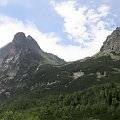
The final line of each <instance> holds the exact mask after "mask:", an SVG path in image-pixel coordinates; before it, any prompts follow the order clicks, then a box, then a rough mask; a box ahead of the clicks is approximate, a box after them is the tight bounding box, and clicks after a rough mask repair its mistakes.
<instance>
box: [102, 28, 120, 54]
mask: <svg viewBox="0 0 120 120" xmlns="http://www.w3.org/2000/svg"><path fill="white" fill-rule="evenodd" d="M106 50H109V51H115V52H120V27H117V28H116V29H115V30H114V31H113V32H112V34H111V35H109V36H108V37H107V39H106V41H105V42H104V43H103V46H102V48H101V49H100V51H101V52H103V51H106Z"/></svg>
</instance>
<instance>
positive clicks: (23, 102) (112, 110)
mask: <svg viewBox="0 0 120 120" xmlns="http://www.w3.org/2000/svg"><path fill="white" fill-rule="evenodd" d="M1 112H2V113H1V115H0V120H119V119H120V114H119V113H120V84H115V83H107V84H105V85H100V86H96V87H91V88H88V89H86V90H81V91H78V92H74V93H71V94H64V95H63V94H60V95H46V96H45V95H44V97H42V98H41V95H40V93H39V92H38V91H36V90H34V91H32V94H29V93H27V92H26V93H25V94H24V95H23V94H21V95H19V96H16V98H15V96H14V100H13V99H11V100H10V101H9V102H8V103H7V104H6V105H5V106H4V109H2V111H1Z"/></svg>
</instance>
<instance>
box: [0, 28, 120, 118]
mask: <svg viewBox="0 0 120 120" xmlns="http://www.w3.org/2000/svg"><path fill="white" fill-rule="evenodd" d="M119 43H120V28H117V29H116V30H115V31H113V33H112V34H111V35H110V36H109V37H107V39H106V41H105V42H104V44H103V46H102V48H101V50H100V52H99V53H97V54H96V55H94V56H92V57H89V58H86V59H83V60H78V61H75V62H71V63H65V64H58V65H56V64H40V63H39V64H38V62H37V61H42V60H43V63H44V59H46V56H47V55H48V56H49V57H48V56H47V57H48V58H47V60H48V59H50V58H51V59H54V60H56V56H54V55H51V54H47V53H45V54H44V52H43V51H41V50H40V51H39V52H38V53H42V54H40V55H41V57H40V56H39V55H38V54H37V55H38V56H37V55H35V54H33V53H34V52H35V51H36V50H37V51H38V49H35V50H34V48H37V47H33V48H32V50H31V51H30V53H29V52H24V54H22V57H21V58H20V59H19V60H21V62H20V63H21V67H20V69H19V72H18V73H17V74H16V75H15V77H14V78H13V79H12V81H10V80H9V84H10V85H9V86H12V85H11V83H12V82H13V81H15V82H16V84H15V86H17V87H16V89H14V90H11V95H10V94H9V90H7V92H5V94H4V97H8V98H9V99H8V100H7V102H6V103H5V104H4V105H2V108H1V114H0V115H1V116H0V119H1V120H3V119H6V120H9V119H12V120H16V119H17V120H119V119H120V114H119V113H120V49H119V48H120V44H119ZM31 45H33V44H31ZM17 48H19V46H18V47H17ZM25 48H26V47H25ZM25 50H26V49H25ZM25 50H23V51H25ZM18 53H19V51H18ZM28 53H29V54H30V55H29V54H28ZM35 53H37V52H35ZM32 55H35V56H34V58H35V57H36V58H35V61H34V60H33V59H32V58H33V56H32ZM9 59H10V58H9ZM14 59H15V58H14ZM14 59H13V60H12V61H15V60H14ZM26 59H27V60H26ZM60 60H61V59H60ZM4 61H5V62H4ZM4 61H3V68H4V69H5V68H6V64H7V63H6V61H9V60H8V58H7V60H6V59H4ZM24 61H28V63H27V62H24ZM57 61H59V59H57ZM22 63H23V64H22ZM24 63H25V64H24ZM45 63H46V62H45ZM47 63H48V62H47ZM50 63H51V62H50ZM16 64H17V62H16V61H15V62H14V64H13V62H12V63H11V62H10V64H9V65H8V68H9V69H10V71H11V68H12V67H11V66H12V65H15V66H18V65H16ZM29 66H30V67H29ZM15 68H16V69H17V67H15ZM36 68H37V69H36ZM13 70H14V69H13ZM4 73H5V72H4ZM1 74H2V73H1ZM26 74H28V75H27V76H26ZM2 80H3V81H4V80H5V79H4V78H3V79H2ZM21 81H23V82H21ZM7 84H8V82H7ZM12 84H13V83H12ZM2 85H4V86H7V85H6V82H5V83H4V84H2ZM12 88H13V87H12ZM4 97H3V96H2V97H0V98H1V100H2V101H4V99H3V98H4Z"/></svg>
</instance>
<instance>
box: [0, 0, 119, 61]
mask: <svg viewBox="0 0 120 120" xmlns="http://www.w3.org/2000/svg"><path fill="white" fill-rule="evenodd" d="M119 5H120V1H119V0H101V1H99V0H24V1H21V0H0V47H2V46H4V45H5V44H7V43H8V42H10V41H12V39H13V36H14V34H15V33H17V32H21V31H23V32H25V34H26V35H29V34H30V35H31V36H33V38H35V39H36V41H37V42H38V44H39V45H40V47H41V48H42V49H43V50H44V51H46V52H51V53H53V54H56V55H58V56H59V57H61V58H63V59H65V60H66V61H74V60H78V59H82V58H84V57H87V56H92V55H94V54H95V53H97V52H98V51H99V49H100V47H101V46H102V44H103V42H104V41H105V39H106V37H107V35H109V34H110V33H111V32H112V31H113V30H114V29H115V28H116V27H117V26H120V19H119V16H120V12H119V9H120V8H119Z"/></svg>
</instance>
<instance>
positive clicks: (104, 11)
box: [51, 0, 114, 60]
mask: <svg viewBox="0 0 120 120" xmlns="http://www.w3.org/2000/svg"><path fill="white" fill-rule="evenodd" d="M51 4H52V5H53V7H54V9H55V10H56V12H57V13H58V14H59V15H60V16H61V17H62V18H63V20H64V32H65V33H66V34H67V35H68V37H69V39H72V40H73V41H77V42H79V43H80V44H81V45H83V46H85V48H81V46H77V47H76V46H73V45H71V46H67V47H68V48H69V51H70V53H72V52H73V54H74V55H71V57H73V56H74V57H73V58H71V60H76V59H77V58H78V59H79V58H83V57H85V56H91V55H93V54H95V53H97V52H98V51H99V49H100V47H101V46H102V44H103V41H105V39H106V37H107V35H109V34H110V33H111V32H112V31H111V30H109V29H108V27H111V26H112V25H113V24H114V22H113V19H111V18H109V14H110V8H109V6H107V5H105V4H102V5H100V6H99V7H98V8H96V9H95V8H89V7H86V6H79V5H78V4H77V3H76V1H75V0H68V1H64V2H60V3H56V2H55V1H52V2H51ZM112 29H114V28H112ZM71 50H72V51H71ZM77 50H78V51H77Z"/></svg>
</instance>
